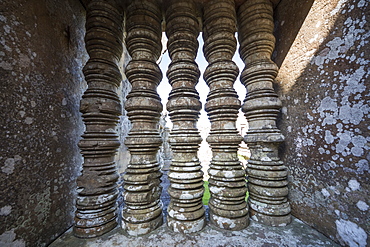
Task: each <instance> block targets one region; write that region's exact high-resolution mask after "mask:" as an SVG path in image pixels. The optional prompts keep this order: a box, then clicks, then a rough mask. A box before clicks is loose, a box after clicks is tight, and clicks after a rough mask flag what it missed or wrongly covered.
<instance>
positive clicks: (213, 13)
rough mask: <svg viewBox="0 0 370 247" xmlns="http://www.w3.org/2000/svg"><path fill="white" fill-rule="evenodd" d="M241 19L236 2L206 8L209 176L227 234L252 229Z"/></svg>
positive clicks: (214, 208) (216, 215)
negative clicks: (242, 124) (243, 152)
mask: <svg viewBox="0 0 370 247" xmlns="http://www.w3.org/2000/svg"><path fill="white" fill-rule="evenodd" d="M235 32H236V13H235V3H234V1H233V0H211V1H208V2H207V3H206V5H205V6H204V23H203V39H204V47H203V51H204V56H205V58H206V59H207V61H208V63H209V65H208V67H207V69H206V71H205V72H204V80H205V81H206V82H207V85H208V86H209V88H210V92H209V94H208V97H207V103H206V106H205V109H206V111H207V113H208V116H209V119H210V121H211V131H210V134H209V136H208V138H207V142H208V143H209V145H210V146H211V149H212V161H211V164H210V168H209V170H208V173H209V189H210V192H211V198H210V201H209V208H210V221H211V223H212V224H214V225H215V226H217V227H219V228H222V229H227V230H241V229H243V228H245V227H247V226H248V224H249V215H248V205H247V202H246V201H245V196H246V192H247V183H246V180H245V171H244V168H243V166H242V164H241V163H240V161H239V158H238V153H237V152H238V148H239V144H240V143H241V141H242V140H243V138H242V137H241V136H240V135H239V133H238V131H237V129H236V125H235V124H236V119H237V117H238V111H239V109H240V101H239V100H238V95H237V93H236V92H235V90H234V88H233V84H234V82H235V80H236V77H237V76H238V74H239V69H238V67H237V66H236V64H235V63H234V62H233V61H232V58H233V55H234V53H235V50H236V38H235Z"/></svg>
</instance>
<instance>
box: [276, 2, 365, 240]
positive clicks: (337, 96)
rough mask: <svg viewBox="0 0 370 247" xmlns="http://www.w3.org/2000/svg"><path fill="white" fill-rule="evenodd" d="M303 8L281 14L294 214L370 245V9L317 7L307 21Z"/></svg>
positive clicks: (286, 5) (285, 152)
mask: <svg viewBox="0 0 370 247" xmlns="http://www.w3.org/2000/svg"><path fill="white" fill-rule="evenodd" d="M298 2H301V6H302V8H305V7H307V6H308V7H309V6H310V4H311V3H312V1H289V0H283V1H282V2H281V3H280V5H279V7H278V9H277V15H276V18H277V21H276V27H277V30H276V34H277V35H276V36H277V38H278V45H277V47H276V48H277V49H276V51H275V54H274V55H275V57H274V58H275V60H276V61H277V63H278V64H279V65H281V68H280V72H279V76H278V85H277V86H278V88H279V94H280V97H281V99H282V100H283V108H282V118H281V123H280V128H281V130H282V131H283V132H284V135H285V137H286V141H285V146H283V147H282V152H281V154H282V156H283V159H284V162H285V164H286V165H287V166H288V167H289V169H290V173H291V174H290V200H291V204H292V210H293V214H294V215H295V216H296V217H298V218H299V219H301V220H303V221H304V222H306V223H308V224H309V225H311V226H313V227H314V228H316V229H318V230H319V231H321V232H322V233H324V234H325V235H327V236H329V237H330V238H332V239H334V240H336V241H338V242H339V243H341V244H342V245H349V246H366V245H367V246H369V245H370V236H367V233H368V232H370V225H369V222H370V219H369V215H370V212H369V204H370V201H369V199H370V197H369V196H370V195H369V189H370V181H369V180H370V179H369V178H370V176H369V159H370V153H369V141H370V137H369V129H370V127H369V122H370V120H369V117H370V115H369V113H370V107H369V101H370V97H369V96H370V94H369V87H370V83H369V74H370V72H369V71H370V70H369V59H370V53H369V44H368V42H369V37H370V32H369V30H370V29H369V25H370V24H369V18H370V15H369V13H370V3H369V1H366V0H336V1H324V0H319V1H315V2H314V3H313V5H312V8H311V10H310V11H309V12H308V15H307V17H306V19H305V20H304V17H305V13H304V12H305V11H304V10H303V9H300V5H299V4H297V3H298ZM297 13H298V14H297ZM299 13H303V14H299ZM303 20H304V22H303V25H302V27H301V29H300V30H299V32H298V34H297V36H296V38H295V33H294V32H295V31H294V30H297V27H296V26H297V25H296V23H299V22H302V21H303ZM294 38H295V40H294ZM284 39H287V41H284ZM293 41H294V42H293ZM290 45H291V47H290ZM285 54H287V55H286V56H285Z"/></svg>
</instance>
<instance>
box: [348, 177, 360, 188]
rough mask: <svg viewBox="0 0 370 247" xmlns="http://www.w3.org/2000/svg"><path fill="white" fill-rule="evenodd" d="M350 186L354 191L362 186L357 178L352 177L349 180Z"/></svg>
mask: <svg viewBox="0 0 370 247" xmlns="http://www.w3.org/2000/svg"><path fill="white" fill-rule="evenodd" d="M348 187H349V188H350V189H351V190H352V191H355V190H358V189H359V188H360V183H359V182H357V180H356V179H351V180H349V181H348Z"/></svg>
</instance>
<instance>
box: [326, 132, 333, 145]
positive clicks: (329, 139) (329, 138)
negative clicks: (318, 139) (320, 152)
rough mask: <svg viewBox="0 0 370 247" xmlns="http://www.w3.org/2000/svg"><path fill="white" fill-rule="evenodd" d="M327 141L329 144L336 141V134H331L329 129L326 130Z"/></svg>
mask: <svg viewBox="0 0 370 247" xmlns="http://www.w3.org/2000/svg"><path fill="white" fill-rule="evenodd" d="M325 142H326V143H327V144H331V143H333V142H334V136H333V135H332V134H331V132H330V131H329V130H325Z"/></svg>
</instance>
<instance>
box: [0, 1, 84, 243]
mask: <svg viewBox="0 0 370 247" xmlns="http://www.w3.org/2000/svg"><path fill="white" fill-rule="evenodd" d="M0 10H1V11H0V43H1V48H0V116H1V117H0V169H1V170H0V181H1V183H0V222H1V223H0V246H43V245H46V244H48V243H50V242H51V241H52V240H53V239H55V238H56V237H57V236H58V235H60V234H62V233H63V232H64V231H65V230H66V229H68V228H69V227H70V226H71V225H72V222H73V216H74V200H75V189H76V183H75V179H76V176H77V175H78V173H79V171H80V169H81V163H82V160H81V155H80V154H79V148H78V147H77V142H78V140H79V138H80V135H81V134H82V131H83V125H82V121H81V118H80V113H79V101H80V98H81V94H82V92H83V91H84V88H85V83H84V79H83V75H82V72H81V70H82V66H83V65H84V64H85V62H86V59H87V54H86V51H85V49H84V42H83V37H84V30H85V28H84V22H85V10H84V8H83V7H82V5H81V3H80V2H79V1H78V0H67V1H56V0H20V1H12V0H3V1H0Z"/></svg>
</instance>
